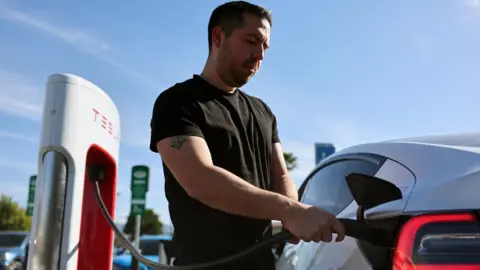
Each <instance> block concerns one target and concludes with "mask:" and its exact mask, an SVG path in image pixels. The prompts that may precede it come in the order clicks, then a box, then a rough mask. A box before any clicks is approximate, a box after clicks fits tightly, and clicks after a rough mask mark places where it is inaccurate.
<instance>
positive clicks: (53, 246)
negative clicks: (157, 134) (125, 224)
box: [27, 74, 120, 270]
mask: <svg viewBox="0 0 480 270" xmlns="http://www.w3.org/2000/svg"><path fill="white" fill-rule="evenodd" d="M119 148H120V118H119V114H118V111H117V108H116V106H115V104H114V103H113V101H112V100H111V99H110V97H109V96H108V95H107V94H106V93H105V92H104V91H102V89H100V88H99V87H98V86H96V85H94V84H93V83H91V82H89V81H87V80H85V79H83V78H80V77H78V76H75V75H70V74H54V75H51V76H49V77H48V82H47V86H46V94H45V102H44V109H43V126H42V135H41V141H40V150H39V156H38V180H37V183H38V185H37V190H36V194H35V210H34V214H33V220H32V229H31V238H30V239H31V240H30V245H29V246H30V247H29V256H28V257H29V258H28V264H27V267H28V268H27V269H28V270H57V269H58V270H87V269H88V270H110V269H111V268H112V256H113V250H112V249H113V241H114V233H113V230H112V229H111V228H110V226H109V224H108V223H107V221H106V220H105V218H104V216H103V215H102V212H101V210H100V208H99V205H98V204H97V202H96V199H95V191H94V184H93V183H91V182H89V180H87V179H86V175H87V174H86V168H87V165H104V166H105V168H106V171H105V177H104V182H102V183H101V184H100V191H101V196H102V199H103V201H104V202H105V205H106V206H107V209H108V211H109V212H110V215H111V216H112V217H114V209H115V199H116V176H117V160H118V155H119Z"/></svg>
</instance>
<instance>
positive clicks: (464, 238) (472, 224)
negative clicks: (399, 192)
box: [393, 213, 480, 270]
mask: <svg viewBox="0 0 480 270" xmlns="http://www.w3.org/2000/svg"><path fill="white" fill-rule="evenodd" d="M393 269H394V270H430V269H436V270H447V269H448V270H474V269H475V270H480V223H478V221H477V220H476V219H475V217H474V216H473V215H472V214H462V213H458V214H426V215H421V216H415V217H413V218H411V219H410V220H409V221H408V222H407V223H406V224H405V225H404V226H403V227H402V229H401V230H400V234H399V238H398V242H397V246H396V250H395V254H394V258H393Z"/></svg>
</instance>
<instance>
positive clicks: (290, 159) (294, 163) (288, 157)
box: [283, 152, 297, 171]
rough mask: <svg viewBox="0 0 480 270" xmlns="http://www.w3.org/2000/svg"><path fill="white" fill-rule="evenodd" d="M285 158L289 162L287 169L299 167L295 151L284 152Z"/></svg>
mask: <svg viewBox="0 0 480 270" xmlns="http://www.w3.org/2000/svg"><path fill="white" fill-rule="evenodd" d="M283 158H285V162H286V163H287V169H288V170H289V171H292V170H293V169H295V168H296V167H297V157H296V156H295V155H293V153H288V152H286V153H283Z"/></svg>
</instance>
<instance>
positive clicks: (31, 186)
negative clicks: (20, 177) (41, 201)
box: [27, 175, 37, 217]
mask: <svg viewBox="0 0 480 270" xmlns="http://www.w3.org/2000/svg"><path fill="white" fill-rule="evenodd" d="M36 185H37V176H36V175H32V176H30V184H29V187H28V202H27V216H30V217H31V216H33V206H34V205H35V187H36Z"/></svg>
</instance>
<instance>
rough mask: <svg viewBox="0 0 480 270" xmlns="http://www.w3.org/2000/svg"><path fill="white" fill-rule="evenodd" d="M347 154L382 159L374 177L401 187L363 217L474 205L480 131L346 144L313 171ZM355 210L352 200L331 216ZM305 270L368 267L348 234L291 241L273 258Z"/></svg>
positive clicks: (283, 267) (478, 204)
mask: <svg viewBox="0 0 480 270" xmlns="http://www.w3.org/2000/svg"><path fill="white" fill-rule="evenodd" d="M351 154H355V155H357V154H359V155H361V154H376V155H380V156H383V157H386V158H388V159H387V160H386V161H385V162H384V163H383V164H382V166H381V168H380V169H379V170H378V171H377V172H376V173H375V177H378V178H381V179H384V180H387V181H389V182H391V183H393V184H395V185H396V186H397V187H398V188H399V189H400V190H401V191H402V196H403V198H402V199H400V200H396V201H392V202H388V203H385V204H382V205H379V206H376V207H374V208H371V209H368V210H367V211H366V212H365V217H366V219H367V220H377V219H380V220H381V219H385V218H388V217H392V216H399V215H402V214H406V213H413V212H429V211H443V210H464V209H479V208H480V196H478V193H479V190H480V133H472V134H458V135H457V134H454V135H443V136H425V137H417V138H407V139H400V140H392V141H385V142H379V143H368V144H362V145H357V146H352V147H349V148H346V149H343V150H341V151H338V152H336V153H334V154H332V155H330V156H328V157H327V158H326V159H324V160H322V161H321V162H320V163H319V164H318V165H317V166H316V168H315V169H314V170H313V171H316V169H317V168H321V167H322V166H324V165H325V164H328V163H330V162H332V161H334V160H336V159H339V158H340V157H342V156H343V155H351ZM312 173H313V172H312ZM311 175H312V174H311ZM311 175H309V177H308V178H307V180H308V179H309V178H310V176H311ZM307 187H308V185H307ZM357 208H358V205H357V203H356V202H354V201H353V202H352V203H351V204H350V205H348V206H347V207H346V208H345V209H344V210H343V211H342V212H340V213H339V214H337V217H339V218H348V219H356V212H357ZM309 269H311V270H313V269H315V270H317V269H318V270H321V269H342V270H367V269H372V267H371V264H370V262H369V261H368V259H367V258H366V257H365V255H364V254H363V252H362V250H361V248H360V247H359V241H358V240H357V239H354V238H351V237H346V239H345V240H344V241H342V242H340V243H335V242H331V243H322V242H320V243H305V242H303V241H300V243H299V244H297V245H293V244H289V243H288V244H286V246H285V248H284V251H283V253H282V254H281V256H280V258H279V259H278V261H277V270H309Z"/></svg>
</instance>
